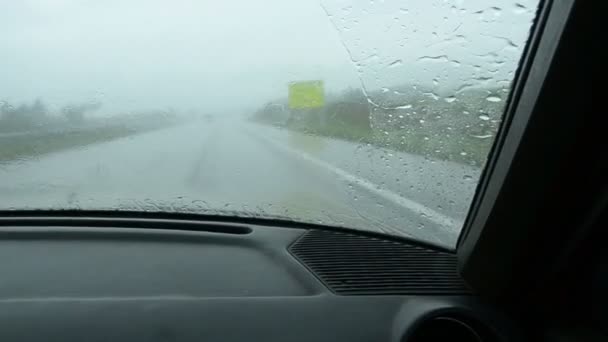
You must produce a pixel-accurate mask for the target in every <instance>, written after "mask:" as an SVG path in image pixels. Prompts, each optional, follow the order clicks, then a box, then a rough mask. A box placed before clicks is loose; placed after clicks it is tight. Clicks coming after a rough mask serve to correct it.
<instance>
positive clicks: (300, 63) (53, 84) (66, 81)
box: [0, 0, 537, 115]
mask: <svg viewBox="0 0 608 342" xmlns="http://www.w3.org/2000/svg"><path fill="white" fill-rule="evenodd" d="M536 3H537V1H536V0H518V1H517V2H514V1H498V0H495V1H487V0H474V1H466V0H460V1H429V0H416V1H403V0H400V1H396V0H395V1H391V0H385V1H380V0H373V1H368V0H350V1H347V0H321V1H320V2H319V1H315V0H289V1H287V0H258V1H256V0H215V1H207V0H164V1H163V0H22V1H8V0H0V63H1V66H2V67H1V69H0V101H1V100H7V101H10V102H11V103H18V102H21V101H31V100H33V99H35V98H38V97H40V98H42V99H43V100H45V102H47V103H48V104H49V105H50V106H51V108H52V109H55V108H58V107H60V106H63V105H65V104H69V103H78V102H83V101H97V100H100V101H102V102H103V104H104V106H103V109H102V110H101V111H100V112H101V113H102V115H111V114H114V113H117V112H122V111H131V110H139V109H158V108H166V107H169V106H172V107H174V108H178V109H183V110H187V109H189V108H200V109H203V110H206V111H216V112H223V113H230V112H234V113H237V112H239V113H240V112H243V111H247V110H249V109H251V108H255V106H258V105H260V104H262V103H264V102H266V101H268V100H271V99H274V98H277V97H282V96H286V94H287V84H288V83H289V82H291V81H296V80H311V79H322V80H324V81H325V84H326V88H327V90H328V91H338V90H340V89H343V88H345V87H348V86H353V87H360V86H361V83H363V84H364V85H365V87H366V88H368V89H370V90H371V89H379V88H382V87H388V88H390V87H391V86H394V85H400V84H412V85H416V84H423V85H432V86H434V87H436V90H437V91H439V92H441V91H449V89H453V88H455V87H458V86H460V85H463V84H469V83H471V84H475V85H477V84H479V85H485V84H499V83H500V82H508V81H509V80H510V79H512V77H513V71H514V70H515V68H516V66H517V62H518V60H519V57H520V54H521V51H522V49H523V46H524V44H525V41H526V39H527V36H528V32H529V28H530V25H531V21H532V20H533V18H534V14H535V11H536Z"/></svg>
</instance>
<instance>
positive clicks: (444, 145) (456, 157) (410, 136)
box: [287, 123, 492, 166]
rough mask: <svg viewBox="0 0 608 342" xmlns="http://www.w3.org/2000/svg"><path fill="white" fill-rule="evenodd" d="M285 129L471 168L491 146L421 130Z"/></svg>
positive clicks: (487, 141) (340, 126) (457, 135)
mask: <svg viewBox="0 0 608 342" xmlns="http://www.w3.org/2000/svg"><path fill="white" fill-rule="evenodd" d="M287 128H289V129H292V130H295V131H299V132H302V133H306V134H312V135H317V136H325V137H331V138H337V139H342V140H348V141H353V142H356V143H363V144H370V145H373V146H378V147H382V148H388V149H392V150H395V151H399V152H407V153H413V154H418V155H423V156H427V157H429V158H434V159H440V160H449V161H454V162H458V163H461V164H467V165H475V166H482V165H483V164H484V162H485V160H486V158H487V154H488V151H489V150H490V147H491V143H492V139H491V138H486V139H483V138H482V139H480V138H478V137H474V136H470V135H464V134H461V133H445V132H442V133H435V134H434V133H433V132H431V131H430V130H424V129H411V130H405V129H404V130H394V131H384V132H382V131H374V130H365V129H361V128H359V127H352V126H349V125H348V124H344V123H332V124H326V125H325V126H320V125H311V124H310V123H307V124H305V125H298V124H294V125H289V126H288V127H287Z"/></svg>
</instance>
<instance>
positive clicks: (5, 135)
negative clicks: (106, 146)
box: [0, 99, 175, 163]
mask: <svg viewBox="0 0 608 342" xmlns="http://www.w3.org/2000/svg"><path fill="white" fill-rule="evenodd" d="M100 107H101V104H100V103H84V104H76V105H69V106H65V107H63V108H62V109H61V111H60V112H59V113H50V112H49V110H48V109H47V107H46V106H45V104H44V103H43V102H42V101H41V100H39V99H38V100H36V101H34V102H33V103H32V104H27V103H25V104H20V105H18V106H12V105H10V104H9V103H8V102H6V101H0V163H1V162H6V161H12V160H17V159H24V158H32V157H37V156H40V155H43V154H46V153H50V152H57V151H62V150H66V149H69V148H74V147H79V146H85V145H90V144H94V143H98V142H103V141H109V140H113V139H118V138H122V137H126V136H129V135H133V134H137V133H140V132H145V131H149V130H153V129H157V128H159V127H164V126H167V125H170V124H174V123H175V116H174V115H173V114H172V113H167V112H162V111H156V112H145V113H139V114H134V115H122V116H117V117H112V118H104V119H101V118H87V116H86V115H85V114H86V113H87V112H91V111H94V110H97V109H99V108H100Z"/></svg>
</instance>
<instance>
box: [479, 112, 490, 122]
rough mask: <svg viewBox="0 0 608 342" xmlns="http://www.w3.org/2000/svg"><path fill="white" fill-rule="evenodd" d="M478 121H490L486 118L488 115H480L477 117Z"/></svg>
mask: <svg viewBox="0 0 608 342" xmlns="http://www.w3.org/2000/svg"><path fill="white" fill-rule="evenodd" d="M479 119H480V120H483V121H488V120H490V117H489V116H488V114H481V115H479Z"/></svg>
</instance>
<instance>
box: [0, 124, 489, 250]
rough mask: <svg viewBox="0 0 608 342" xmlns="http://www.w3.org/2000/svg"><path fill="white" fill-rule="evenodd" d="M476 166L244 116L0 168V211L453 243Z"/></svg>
mask: <svg viewBox="0 0 608 342" xmlns="http://www.w3.org/2000/svg"><path fill="white" fill-rule="evenodd" d="M479 174H480V170H479V169H477V168H474V167H469V166H465V165H461V164H456V163H452V162H446V161H435V160H430V159H427V158H424V157H421V156H419V155H412V154H407V153H397V152H394V151H390V150H383V149H378V148H375V147H372V146H366V145H361V144H355V143H351V142H345V141H339V140H333V139H329V138H321V137H314V136H307V135H304V134H301V133H296V132H291V131H287V130H282V129H278V128H273V127H269V126H263V125H259V124H252V123H247V122H241V121H230V120H220V121H216V122H196V123H189V124H186V125H181V126H174V127H170V128H166V129H162V130H156V131H152V132H148V133H142V134H139V135H134V136H130V137H126V138H121V139H117V140H113V141H109V142H104V143H99V144H95V145H89V146H85V147H80V148H75V149H71V150H68V151H62V152H57V153H51V154H47V155H44V156H41V157H37V158H35V159H31V160H19V161H13V162H10V163H3V164H0V207H1V208H3V209H6V208H15V209H22V208H81V209H125V210H164V211H167V210H168V211H183V210H185V211H193V212H204V213H231V212H242V213H247V214H248V215H261V216H265V215H267V216H281V217H291V218H293V219H295V220H300V221H310V222H315V223H321V224H330V225H339V226H345V227H352V228H359V229H370V230H374V231H383V232H389V233H393V234H401V235H406V236H411V237H415V238H419V239H424V240H426V241H429V242H433V243H438V244H441V245H446V246H453V245H454V244H455V242H456V239H457V237H458V231H459V230H460V227H461V225H462V222H463V221H464V218H465V216H466V213H467V208H468V205H469V203H470V201H471V198H472V196H473V194H474V191H475V186H476V181H477V178H478V177H479Z"/></svg>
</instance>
